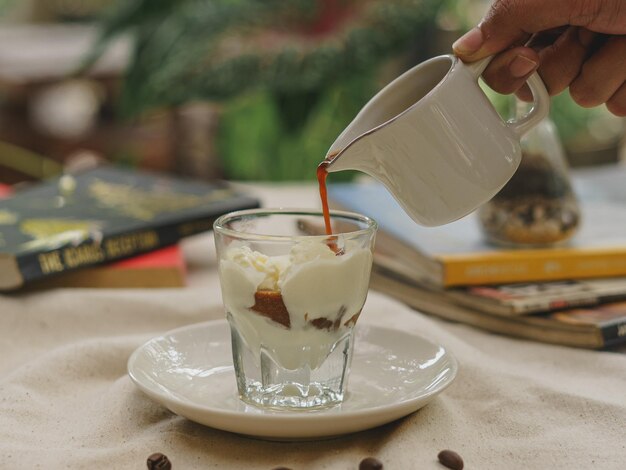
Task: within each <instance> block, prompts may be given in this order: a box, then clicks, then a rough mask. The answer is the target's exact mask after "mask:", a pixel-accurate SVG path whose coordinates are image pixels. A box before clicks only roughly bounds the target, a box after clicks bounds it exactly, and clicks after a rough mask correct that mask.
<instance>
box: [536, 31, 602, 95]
mask: <svg viewBox="0 0 626 470" xmlns="http://www.w3.org/2000/svg"><path fill="white" fill-rule="evenodd" d="M595 39H596V34H595V33H593V32H591V31H588V30H586V29H584V28H578V27H570V28H568V29H567V30H566V31H565V32H563V34H561V36H559V37H558V38H557V39H556V41H554V43H553V44H551V45H547V46H545V47H543V48H541V49H540V50H538V54H539V60H540V63H541V66H540V67H539V75H541V78H542V79H543V82H544V83H545V85H546V88H547V90H548V93H550V95H558V94H559V93H561V92H562V91H563V90H565V89H566V88H567V87H568V86H569V85H570V84H571V83H572V82H573V81H574V80H575V79H576V77H578V74H579V73H580V69H581V67H582V65H583V63H584V61H585V60H586V59H587V57H588V56H589V54H590V53H591V51H592V50H593V44H594V40H595ZM532 42H533V41H531V44H532Z"/></svg>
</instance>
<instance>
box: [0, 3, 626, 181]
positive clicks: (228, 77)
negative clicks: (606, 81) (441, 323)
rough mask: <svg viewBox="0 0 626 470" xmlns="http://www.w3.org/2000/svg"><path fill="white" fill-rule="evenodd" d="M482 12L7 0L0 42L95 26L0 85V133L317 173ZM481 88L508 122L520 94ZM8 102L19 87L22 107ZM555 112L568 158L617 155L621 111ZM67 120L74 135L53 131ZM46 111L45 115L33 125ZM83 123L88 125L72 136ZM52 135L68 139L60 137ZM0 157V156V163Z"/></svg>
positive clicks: (57, 145)
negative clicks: (382, 93) (67, 56)
mask: <svg viewBox="0 0 626 470" xmlns="http://www.w3.org/2000/svg"><path fill="white" fill-rule="evenodd" d="M488 5H489V1H488V0H114V1H111V0H0V12H2V11H4V12H8V15H5V18H4V20H3V21H1V22H0V36H1V35H2V28H3V26H6V25H9V26H13V24H14V23H20V22H22V23H24V22H29V23H30V24H31V26H32V25H39V26H41V25H50V24H61V25H70V26H72V28H73V27H74V26H78V25H81V27H82V26H83V25H85V26H88V27H89V28H91V29H93V30H94V34H87V35H86V37H90V38H91V39H90V40H89V41H88V42H87V44H88V46H87V47H86V48H85V51H84V53H82V54H81V55H80V57H79V58H80V59H81V60H80V61H75V62H74V63H72V64H71V67H70V68H69V69H68V70H67V72H66V73H65V75H60V74H57V76H53V77H52V78H49V77H46V80H48V82H49V83H48V82H46V83H47V84H46V87H42V85H41V84H42V80H41V79H40V78H38V77H37V78H32V79H30V81H29V82H28V86H24V84H23V83H19V86H18V87H17V88H15V87H14V88H9V91H6V89H5V88H6V87H5V88H3V87H2V86H0V112H1V110H2V106H3V104H7V103H8V105H7V106H5V107H4V109H8V110H9V117H8V118H5V119H4V122H5V126H4V128H3V127H2V126H0V140H5V141H7V142H8V143H9V144H11V145H13V146H14V148H15V146H24V147H25V149H26V150H30V151H31V152H39V153H41V154H45V155H49V156H51V157H52V158H53V159H55V160H61V161H62V160H63V159H64V158H65V157H66V156H67V155H68V154H70V153H72V152H73V151H76V150H79V149H85V148H86V149H88V150H92V151H94V152H96V153H98V154H101V155H104V156H105V157H106V158H108V159H110V160H115V161H118V162H123V163H125V164H130V165H137V166H145V167H154V168H156V169H160V170H166V171H174V172H178V173H182V174H192V175H195V176H199V177H205V178H209V177H224V178H230V179H238V180H273V181H278V180H302V179H313V178H314V177H315V167H316V165H317V163H318V162H319V161H320V160H321V159H322V158H323V157H324V156H325V152H326V151H327V149H328V148H329V147H330V145H331V143H332V142H333V141H334V139H335V138H336V137H337V135H338V134H339V133H340V132H341V131H342V130H343V129H344V127H345V126H346V125H347V124H348V123H349V122H350V121H351V120H352V118H353V117H354V116H355V115H356V113H357V112H358V111H359V109H360V108H361V107H362V106H363V105H364V104H365V103H366V102H367V101H368V99H369V98H370V97H371V96H372V95H373V94H374V93H375V92H376V91H377V90H379V89H380V88H381V87H382V86H384V84H386V83H388V82H389V81H390V80H391V79H393V78H394V77H395V76H397V75H398V74H400V73H402V72H403V71H404V70H406V69H408V68H410V67H411V66H413V65H415V64H417V63H419V62H421V61H423V60H425V59H427V58H429V57H432V56H435V55H438V54H443V53H448V52H449V51H450V45H451V43H452V42H453V41H454V40H455V39H456V38H457V37H458V36H460V35H461V34H462V33H463V32H464V31H466V30H467V29H469V28H470V27H472V26H473V25H474V24H476V23H477V22H478V21H479V20H480V18H481V17H482V15H483V14H484V12H485V11H486V9H487V7H488ZM31 26H29V27H31ZM72 31H74V29H71V28H70V30H69V33H68V34H70V36H69V38H70V39H71V38H72V36H71V34H74V33H73V32H72ZM54 34H56V33H54ZM54 34H53V36H54ZM23 35H25V36H27V37H30V36H32V31H31V30H30V29H29V30H27V31H26V32H25V33H24V34H23ZM1 39H2V38H1V37H0V40H1ZM120 40H122V41H123V42H124V43H125V44H126V45H127V51H128V52H127V57H126V58H125V59H124V62H123V67H120V68H119V73H118V71H117V69H115V70H113V69H111V68H110V69H109V72H108V75H107V74H104V75H103V74H102V73H100V74H99V75H98V74H97V73H96V74H94V72H93V71H94V69H96V70H97V69H98V66H99V64H101V61H102V56H103V55H104V56H106V54H107V53H109V52H110V50H111V49H115V47H116V45H117V42H116V41H120ZM43 42H44V44H45V39H44V40H43ZM37 47H41V45H38V46H37ZM35 49H36V47H35ZM0 61H2V47H0ZM94 64H95V67H94ZM111 70H113V73H111ZM69 72H73V73H71V74H70V73H69ZM1 75H2V71H0V85H2V83H3V81H2V77H1ZM31 83H32V84H31ZM59 83H61V84H63V87H60V86H59ZM14 85H15V84H14V83H11V86H14ZM42 89H43V91H45V92H46V93H43V92H42ZM50 89H51V90H50ZM16 90H17V93H16V92H15V91H16ZM24 90H28V92H27V93H26V92H24ZM50 91H52V93H50ZM485 91H486V93H488V95H489V96H490V99H491V100H492V102H493V103H494V106H495V107H496V108H497V109H498V111H499V112H500V113H501V115H502V116H503V117H505V118H507V117H511V115H512V110H513V109H514V107H515V106H514V101H513V99H512V98H511V97H509V96H502V95H498V94H496V93H494V92H493V91H491V90H489V89H487V88H486V87H485ZM3 93H4V95H3ZM41 95H44V98H46V99H41ZM3 96H4V97H5V98H6V97H7V96H11V97H14V96H22V97H23V99H21V101H20V103H21V104H20V105H19V106H21V108H19V106H18V105H16V104H15V102H16V100H15V99H14V98H12V99H6V100H5V101H3V98H2V97H3ZM77 100H78V101H80V100H83V103H82V104H80V103H78V102H77ZM85 100H86V101H85ZM22 102H23V103H22ZM86 102H89V103H91V104H89V106H87V105H86V104H85V103H86ZM51 103H52V104H51ZM70 103H71V106H70ZM43 105H45V106H43ZM39 107H43V108H44V111H46V112H40V110H38V108H39ZM18 108H19V109H21V111H19V110H18ZM70 108H72V109H70ZM16 110H18V111H16ZM72 110H73V111H72ZM76 110H79V111H81V113H82V114H81V113H78V114H77V111H76ZM72 112H73V113H74V114H72ZM10 113H13V114H12V115H11V114H10ZM20 113H21V114H20ZM89 113H91V114H89ZM551 113H552V118H553V120H554V121H555V123H556V126H557V128H558V130H559V133H560V135H561V137H562V139H563V141H564V143H565V147H566V149H567V150H568V158H569V159H570V162H571V163H573V164H574V165H585V164H595V163H603V162H607V161H615V160H617V159H618V152H619V149H620V139H621V136H622V135H623V128H624V120H622V119H618V118H615V117H613V116H612V115H610V114H609V113H608V112H607V111H606V110H605V109H604V107H599V108H595V109H590V110H589V109H583V108H580V107H579V106H577V105H576V104H575V103H574V102H573V101H572V100H571V99H570V97H569V95H568V93H567V92H564V93H562V94H561V95H560V96H558V97H555V98H554V99H553V106H552V111H551ZM88 114H89V115H88ZM42 116H43V118H42ZM64 116H67V117H68V119H69V121H72V120H73V121H72V122H73V128H72V126H69V127H68V126H60V125H59V123H60V122H61V121H62V119H63V118H64ZM87 118H89V120H90V121H89V123H90V124H89V126H87V125H85V124H84V123H85V122H87V121H88V119H87ZM1 119H2V116H0V120H1ZM46 119H47V121H48V122H47V124H46V122H44V123H43V125H42V124H41V122H39V121H42V120H43V121H46ZM20 120H21V121H20ZM33 120H34V121H37V122H35V123H34V124H32V123H30V121H33ZM22 121H23V122H24V123H25V124H24V126H26V127H28V126H30V127H32V129H30V130H29V132H21V130H19V129H18V131H16V130H15V129H16V126H17V124H13V125H12V126H11V125H9V126H7V125H6V123H16V122H22ZM81 123H82V126H81ZM7 128H9V131H6V129H7ZM82 128H84V129H87V130H85V131H84V135H78V134H79V131H80V130H81V129H82ZM3 129H4V133H3ZM59 130H60V131H63V132H65V131H68V130H69V131H71V132H69V133H68V132H65V134H63V132H61V134H63V135H53V134H54V132H57V131H59ZM16 135H17V136H18V137H15V138H14V136H16ZM31 142H32V143H33V144H32V145H31ZM29 146H30V147H29ZM5 147H6V146H5ZM6 148H9V147H6ZM155 155H156V156H155ZM2 158H3V154H2V152H1V151H0V167H1V165H2ZM416 158H418V157H417V156H416ZM7 160H8V158H7V157H6V155H5V157H4V161H7ZM13 160H15V158H13ZM352 176H353V175H352V174H337V175H336V176H335V178H337V179H341V178H343V179H349V178H351V177H352Z"/></svg>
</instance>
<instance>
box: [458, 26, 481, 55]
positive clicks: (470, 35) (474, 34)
mask: <svg viewBox="0 0 626 470" xmlns="http://www.w3.org/2000/svg"><path fill="white" fill-rule="evenodd" d="M482 45H483V32H482V31H481V30H480V28H479V27H478V26H477V27H475V28H474V29H471V30H470V31H468V32H467V33H465V34H464V35H463V36H461V37H460V38H459V39H457V40H456V42H455V43H454V44H452V49H453V50H454V52H457V53H459V54H462V55H471V54H473V53H474V52H476V51H478V50H479V49H480V46H482Z"/></svg>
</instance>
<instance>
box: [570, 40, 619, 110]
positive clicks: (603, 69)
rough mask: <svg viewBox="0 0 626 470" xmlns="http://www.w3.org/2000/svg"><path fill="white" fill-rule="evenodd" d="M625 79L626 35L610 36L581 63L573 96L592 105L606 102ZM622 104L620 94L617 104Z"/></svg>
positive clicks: (589, 105)
mask: <svg viewBox="0 0 626 470" xmlns="http://www.w3.org/2000/svg"><path fill="white" fill-rule="evenodd" d="M624 82H626V36H611V37H610V38H609V39H608V40H607V41H606V42H605V43H604V45H603V46H602V47H601V48H600V49H598V50H597V51H595V52H594V53H593V55H592V56H591V57H589V59H588V60H587V61H586V62H585V63H584V64H583V65H582V67H581V69H580V73H579V74H578V76H577V77H576V78H575V79H574V80H573V81H572V83H571V85H570V95H571V96H572V99H573V100H574V101H576V103H578V104H579V105H581V106H583V107H586V108H589V107H593V106H598V105H600V104H602V103H607V102H608V101H609V100H610V99H611V98H612V97H613V96H614V95H615V94H616V93H617V92H618V90H619V89H620V88H621V87H622V86H623V84H624ZM614 105H616V106H617V107H619V96H618V99H617V101H616V103H615V104H614Z"/></svg>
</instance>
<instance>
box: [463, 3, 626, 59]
mask: <svg viewBox="0 0 626 470" xmlns="http://www.w3.org/2000/svg"><path fill="white" fill-rule="evenodd" d="M564 25H574V26H584V27H586V28H587V29H590V30H592V31H596V32H602V33H609V34H626V2H624V0H593V1H592V0H550V1H547V0H495V2H494V3H493V4H492V6H491V8H490V9H489V12H488V13H487V15H486V16H485V18H484V19H483V21H482V22H481V23H480V25H479V26H477V27H475V28H474V29H472V30H471V31H469V32H468V33H467V34H465V35H464V36H462V37H461V38H460V39H459V40H457V41H456V42H455V43H454V44H453V46H452V48H453V50H454V52H455V53H456V54H457V55H458V56H459V57H460V58H461V59H463V60H464V61H467V62H473V61H475V60H478V59H481V58H483V57H487V56H489V55H492V54H495V53H498V52H501V51H504V50H505V49H507V48H509V47H510V46H511V45H513V44H515V43H516V42H518V41H519V40H520V39H521V38H523V37H524V36H525V35H527V34H529V33H537V32H540V31H544V30H548V29H552V28H556V27H560V26H564Z"/></svg>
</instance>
